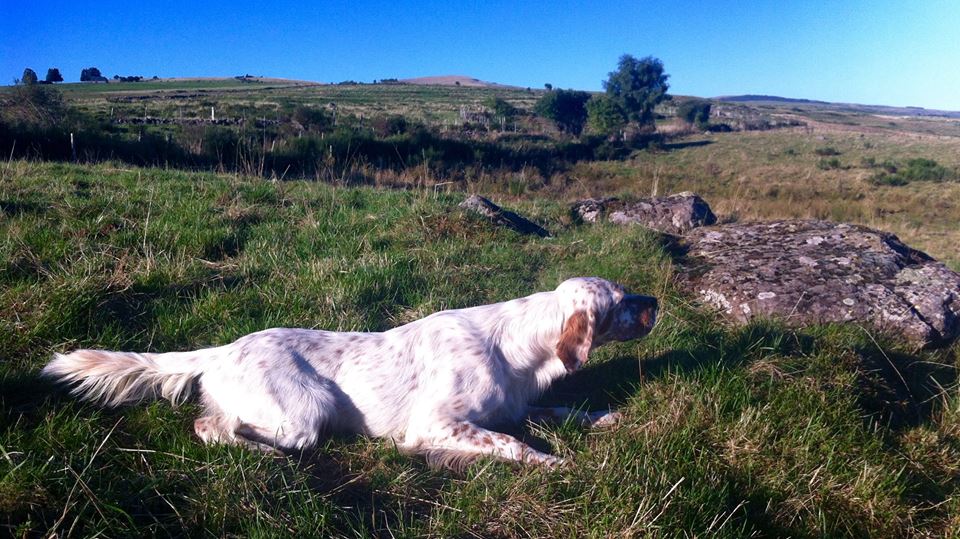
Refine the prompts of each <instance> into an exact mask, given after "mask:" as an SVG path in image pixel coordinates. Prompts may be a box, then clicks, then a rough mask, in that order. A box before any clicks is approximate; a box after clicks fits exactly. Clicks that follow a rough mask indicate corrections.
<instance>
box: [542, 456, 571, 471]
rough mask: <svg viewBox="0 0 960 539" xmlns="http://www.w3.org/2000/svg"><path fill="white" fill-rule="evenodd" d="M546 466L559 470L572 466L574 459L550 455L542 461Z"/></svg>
mask: <svg viewBox="0 0 960 539" xmlns="http://www.w3.org/2000/svg"><path fill="white" fill-rule="evenodd" d="M540 464H541V465H542V466H543V467H544V468H548V469H550V470H559V469H560V468H572V467H573V461H572V460H570V459H565V458H560V457H555V456H553V455H550V456H549V457H548V458H546V459H544V460H543V461H542V462H541V463H540Z"/></svg>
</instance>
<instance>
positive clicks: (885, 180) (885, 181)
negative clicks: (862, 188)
mask: <svg viewBox="0 0 960 539" xmlns="http://www.w3.org/2000/svg"><path fill="white" fill-rule="evenodd" d="M881 166H882V167H883V171H881V172H878V173H877V174H874V175H873V176H872V177H871V178H870V183H872V184H874V185H893V186H900V185H907V184H908V183H910V182H943V181H954V180H956V179H957V173H956V171H952V170H950V169H948V168H946V167H944V166H943V165H941V164H939V163H937V162H936V161H934V160H933V159H926V158H923V157H919V158H915V159H910V160H908V161H907V163H906V164H905V165H902V166H901V165H897V164H896V163H894V162H892V161H884V162H883V163H882V164H881Z"/></svg>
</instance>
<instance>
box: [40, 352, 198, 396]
mask: <svg viewBox="0 0 960 539" xmlns="http://www.w3.org/2000/svg"><path fill="white" fill-rule="evenodd" d="M200 352H203V351H201V350H198V351H195V352H171V353H167V354H138V353H134V352H108V351H106V350H76V351H74V352H71V353H69V354H54V356H53V360H52V361H50V363H49V364H47V366H46V367H44V368H43V372H42V375H43V376H48V377H51V378H55V379H57V380H59V381H61V382H66V383H69V384H75V385H74V387H73V389H72V393H73V394H75V395H77V396H79V397H81V398H83V399H86V400H90V401H94V402H98V403H100V404H103V405H106V406H119V405H121V404H128V403H134V402H138V401H141V400H144V399H152V398H156V397H158V396H159V397H163V398H165V399H167V400H169V401H170V402H171V403H173V404H178V403H180V402H182V401H183V400H185V399H186V398H187V397H189V396H190V392H191V389H192V387H193V381H194V379H196V378H197V377H198V376H200V374H202V373H203V370H202V365H201V359H202V354H201V353H200Z"/></svg>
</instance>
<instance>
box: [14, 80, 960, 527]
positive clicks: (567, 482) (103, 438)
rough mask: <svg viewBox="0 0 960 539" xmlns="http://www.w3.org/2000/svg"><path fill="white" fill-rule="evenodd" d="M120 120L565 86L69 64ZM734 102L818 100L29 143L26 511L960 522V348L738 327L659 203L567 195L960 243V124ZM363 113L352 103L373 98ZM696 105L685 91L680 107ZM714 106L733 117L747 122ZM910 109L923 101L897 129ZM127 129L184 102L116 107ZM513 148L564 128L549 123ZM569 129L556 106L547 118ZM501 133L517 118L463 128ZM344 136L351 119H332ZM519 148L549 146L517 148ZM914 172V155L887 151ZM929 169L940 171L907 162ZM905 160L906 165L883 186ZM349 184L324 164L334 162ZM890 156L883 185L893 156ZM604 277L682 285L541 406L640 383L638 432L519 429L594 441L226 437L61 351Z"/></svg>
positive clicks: (17, 325)
mask: <svg viewBox="0 0 960 539" xmlns="http://www.w3.org/2000/svg"><path fill="white" fill-rule="evenodd" d="M63 92H64V95H65V98H66V99H67V101H68V102H69V103H72V104H74V105H75V106H77V107H78V108H79V109H81V110H84V111H87V112H88V113H90V114H93V115H95V116H99V117H100V118H101V119H102V118H107V119H109V118H110V117H111V116H112V117H114V118H126V119H133V118H137V117H140V118H144V117H164V116H166V117H171V118H172V117H184V118H189V117H196V118H203V117H209V114H210V111H209V108H210V107H211V106H212V107H215V109H216V114H217V118H240V117H246V118H261V119H266V120H269V119H270V114H275V115H278V116H275V118H276V117H279V114H280V112H278V111H283V110H285V111H289V110H291V108H294V107H297V106H308V107H316V108H320V107H327V108H330V107H329V104H330V103H335V104H336V109H337V110H338V111H339V112H342V113H343V114H350V115H354V116H361V115H362V116H363V117H364V118H365V121H366V119H372V118H376V117H378V116H382V115H389V114H402V115H404V116H407V117H410V118H411V119H416V120H417V121H420V122H423V123H425V124H427V125H428V126H429V127H431V128H436V129H441V130H454V129H455V127H456V126H457V125H459V123H460V117H461V110H462V109H463V108H467V109H470V108H471V107H478V106H480V105H481V104H482V103H483V102H484V101H485V100H486V99H487V98H489V97H494V96H496V97H501V98H503V99H506V100H508V101H509V102H510V103H512V104H513V105H514V106H516V107H518V108H520V109H522V110H530V109H531V108H532V106H533V103H534V102H535V100H536V98H537V97H538V95H539V93H538V92H537V91H531V92H528V91H526V90H523V89H500V88H498V89H488V88H480V89H477V88H457V87H419V86H402V85H362V86H357V85H343V86H339V85H335V86H295V85H293V84H292V83H290V84H288V83H286V82H282V81H280V82H277V81H267V82H263V83H241V82H239V81H232V80H226V81H209V80H198V81H174V82H159V83H153V82H143V83H127V84H117V83H111V84H108V85H65V86H63ZM725 106H726V107H728V108H723V107H724V106H720V107H721V108H720V110H721V111H727V112H728V113H730V114H738V115H743V116H744V117H749V121H750V122H752V123H754V124H763V123H764V122H777V121H780V120H784V121H786V120H789V119H793V120H797V119H798V120H800V121H803V122H805V123H806V126H804V127H793V128H781V129H771V130H764V131H735V132H717V133H700V132H691V131H690V130H689V129H688V128H686V127H684V126H680V125H677V124H676V123H675V122H674V120H673V119H672V118H664V119H662V120H661V121H660V127H661V128H662V129H663V131H665V132H671V133H675V134H674V135H671V136H670V137H669V138H667V139H666V140H665V141H664V142H663V143H662V144H659V145H655V146H654V147H652V148H649V149H645V150H635V151H633V152H631V153H629V154H628V155H625V156H622V158H619V159H612V160H594V159H582V160H573V161H571V162H567V163H563V164H562V166H556V167H551V168H549V169H544V168H542V167H538V166H534V164H530V165H526V164H523V163H520V166H517V167H515V168H514V167H500V168H497V167H489V166H480V165H477V166H473V165H471V166H469V167H463V168H462V170H450V169H445V168H441V167H435V166H431V165H430V162H429V160H427V159H425V161H427V163H417V164H416V165H415V166H413V165H411V166H409V167H404V168H399V169H395V170H385V169H382V168H379V167H377V166H376V163H370V162H366V163H353V164H351V167H353V170H354V172H356V174H355V175H352V176H347V175H343V176H338V175H330V176H321V175H319V174H318V175H317V176H316V177H314V178H308V179H306V180H303V179H299V180H289V179H288V180H285V181H276V180H277V178H273V179H270V178H264V177H259V176H249V175H245V174H243V173H242V171H239V170H233V171H228V172H226V173H213V172H190V171H183V170H175V169H173V168H166V167H164V166H163V165H162V164H160V165H157V166H149V167H138V166H134V165H132V164H129V163H124V162H119V161H116V160H111V161H106V162H103V163H99V164H83V165H75V164H67V163H40V162H35V161H30V160H21V159H12V158H8V159H4V160H3V161H2V162H0V530H3V531H6V532H8V533H9V534H10V535H13V536H17V537H21V536H35V535H48V534H50V533H58V534H60V535H63V536H93V535H97V534H105V535H109V536H143V535H171V534H172V535H178V534H183V535H211V536H225V535H233V536H277V535H298V536H351V537H358V536H384V537H387V536H392V537H421V536H435V537H450V536H460V537H467V536H482V537H516V536H534V537H562V536H565V537H591V536H592V537H607V536H611V535H626V536H631V535H633V536H677V535H689V536H710V537H744V536H749V535H751V534H753V535H758V536H793V537H816V536H851V535H852V536H872V537H904V536H920V537H924V536H929V537H946V536H957V535H960V428H958V425H960V395H958V378H957V368H958V367H960V345H957V344H955V345H953V346H952V347H951V348H947V349H941V350H932V351H917V350H913V349H910V348H908V347H906V346H905V345H903V344H902V343H899V342H898V341H897V340H896V338H895V336H890V335H882V334H877V333H875V332H874V331H873V330H872V329H870V328H861V327H857V326H826V327H813V328H809V329H807V330H803V331H795V330H789V329H786V328H784V327H781V326H779V325H777V324H771V323H756V324H753V325H751V326H749V327H746V328H739V329H735V328H730V327H728V326H727V325H725V324H723V323H722V322H721V321H720V320H718V319H717V318H715V317H714V316H713V315H712V314H711V313H709V312H705V311H703V310H701V309H699V308H698V307H697V306H696V305H695V304H694V303H692V302H691V298H689V297H688V296H686V295H684V294H683V293H681V292H680V291H679V290H678V289H677V288H676V287H675V284H674V278H675V274H674V266H673V263H672V262H673V261H672V259H671V255H670V252H669V251H668V250H667V249H665V248H664V247H663V245H662V242H661V239H660V238H658V237H657V236H656V235H655V234H652V233H649V232H645V231H643V230H642V229H639V228H631V229H620V228H616V227H613V226H608V225H597V226H580V225H576V224H575V223H573V222H572V219H571V217H570V215H569V212H568V206H567V203H568V202H570V201H572V200H573V199H575V198H578V197H583V196H620V197H624V198H640V197H644V196H649V195H651V194H669V193H673V192H677V191H683V190H692V191H696V192H698V193H700V194H701V195H703V196H704V197H705V198H706V200H708V202H709V203H710V204H711V206H712V207H713V209H714V211H716V212H717V213H718V215H719V217H720V218H721V220H722V221H736V220H753V219H776V218H785V217H817V218H826V219H833V220H841V221H851V222H856V223H862V224H866V225H869V226H873V227H876V228H881V229H884V230H889V231H892V232H895V233H897V234H898V235H899V236H900V237H901V238H902V239H903V240H904V241H905V242H906V243H908V244H910V245H911V246H913V247H917V248H920V249H922V250H924V251H926V252H928V253H930V254H931V255H933V256H935V257H937V258H939V259H942V260H944V261H946V262H947V263H948V264H950V265H951V266H952V267H953V268H954V269H960V248H958V245H960V227H958V226H957V223H960V183H957V182H956V181H955V176H954V177H951V178H953V179H948V180H947V181H940V182H935V181H927V180H915V181H914V180H911V181H907V182H906V184H905V185H892V184H891V183H892V182H891V181H889V180H890V175H889V174H890V173H889V172H888V171H889V170H890V168H891V167H894V168H899V170H900V172H899V173H901V174H903V171H905V170H909V167H910V165H908V163H910V162H911V161H913V160H917V159H927V160H933V161H935V162H936V164H937V166H940V167H943V169H944V171H946V172H945V173H948V174H956V172H957V171H958V170H960V136H957V135H955V134H953V132H954V130H956V129H957V126H958V125H960V123H958V122H957V121H955V120H947V119H940V118H932V119H931V118H907V119H904V118H896V119H884V118H878V117H877V116H874V115H869V114H864V113H861V112H856V111H848V110H839V111H838V110H835V109H826V108H824V107H817V106H813V105H796V104H784V105H779V104H768V103H761V104H753V105H750V106H746V105H743V104H730V105H725ZM347 111H349V113H348V112H347ZM661 112H662V113H663V114H664V115H666V116H669V114H670V108H669V107H666V108H664V109H663V110H662V111H661ZM717 121H722V118H718V119H717ZM891 123H894V124H896V125H890V124H891ZM109 125H113V128H114V129H116V130H118V131H119V132H121V133H122V134H123V135H124V136H128V137H135V136H136V135H137V133H138V131H139V130H140V129H146V130H148V131H149V130H155V131H156V132H157V133H161V134H162V133H163V132H164V131H163V130H164V129H168V126H165V125H160V126H157V125H149V126H146V127H141V126H140V125H135V124H132V123H123V122H116V123H109ZM523 129H525V130H526V131H527V132H526V133H524V134H523V135H524V136H525V137H527V138H522V137H517V138H516V139H514V140H512V141H511V144H516V145H517V146H524V145H526V146H529V145H536V144H554V143H558V144H565V143H566V142H568V141H565V140H564V139H563V137H562V136H561V135H559V134H558V133H556V132H555V131H551V130H550V128H549V126H546V125H543V124H540V123H537V122H528V123H525V124H524V125H523ZM538 130H540V131H538ZM458 136H463V137H466V138H470V137H473V138H475V139H476V140H481V141H489V140H492V141H496V140H499V139H500V138H503V137H511V136H513V135H512V134H511V132H510V129H509V128H507V129H506V130H503V131H501V130H494V129H491V130H489V131H480V130H477V129H476V126H475V125H474V126H472V127H471V128H470V130H469V131H462V132H461V133H460V135H458ZM324 140H325V139H324ZM517 155H525V154H523V153H519V154H517ZM884 174H886V176H884ZM903 177H904V178H908V179H909V178H912V177H911V176H903ZM878 178H885V179H884V180H883V181H884V182H886V183H883V182H880V181H879V180H878ZM316 180H321V181H316ZM878 183H879V184H878ZM468 191H469V192H480V193H482V194H490V195H492V196H493V198H494V199H495V200H496V201H498V202H500V203H503V204H505V205H507V206H509V207H510V208H511V209H515V210H518V211H520V212H521V213H523V214H524V215H526V216H528V217H530V218H532V219H533V220H535V221H537V222H539V223H541V224H543V225H544V226H545V227H546V228H548V229H550V230H551V231H553V232H554V233H555V235H556V237H555V238H552V239H539V238H528V237H522V236H518V235H516V234H514V233H512V232H509V231H504V230H497V229H493V228H491V227H490V226H489V225H488V223H486V222H484V221H482V220H480V219H477V218H474V217H472V216H470V215H465V214H463V213H461V212H460V211H459V210H457V209H456V204H457V203H458V202H459V201H460V200H462V198H463V196H464V194H465V193H466V192H468ZM575 275H599V276H602V277H606V278H609V279H613V280H616V281H619V282H622V283H624V284H625V285H627V286H628V287H629V288H631V289H633V290H636V291H641V292H645V293H650V294H654V295H657V296H659V297H661V298H662V304H663V315H662V318H661V321H660V323H659V325H658V327H657V328H656V330H655V331H654V332H653V333H652V334H651V335H650V336H649V337H648V338H646V339H644V340H641V341H637V342H633V343H625V344H616V345H611V346H607V347H604V348H601V349H599V350H597V351H596V353H595V354H594V355H593V356H592V359H591V362H590V363H589V364H588V365H587V368H586V369H585V370H583V371H582V372H579V373H577V374H575V375H573V376H571V377H570V378H569V379H567V380H565V381H564V382H563V383H562V384H560V385H559V387H557V388H556V390H555V391H552V392H551V393H550V394H549V395H547V396H545V397H544V399H543V402H544V403H555V404H564V405H571V406H584V407H587V408H590V409H606V408H610V407H612V408H615V409H618V410H620V411H622V412H623V413H624V414H625V416H626V421H625V422H624V424H623V425H622V426H621V427H620V428H618V429H617V430H614V431H610V432H589V431H584V430H582V429H580V428H578V427H576V426H573V425H563V426H559V427H533V426H531V427H528V428H527V429H525V430H524V431H523V432H518V434H521V435H523V436H525V437H527V438H529V439H531V441H532V442H533V443H534V444H536V445H537V446H538V447H540V448H542V449H544V450H549V451H551V452H554V453H557V454H561V455H564V456H568V457H571V458H572V459H573V460H574V461H575V462H576V465H575V466H574V467H571V468H566V469H562V470H558V471H553V472H548V471H543V470H537V469H529V468H514V467H511V466H509V465H504V464H499V463H491V462H484V463H481V464H479V465H476V466H474V467H472V468H470V469H469V470H467V471H466V472H465V473H463V474H458V473H453V472H445V471H435V470H430V469H428V468H427V467H426V466H425V464H424V462H423V461H422V460H420V459H417V458H413V457H409V456H404V455H401V454H399V453H398V452H397V451H396V449H395V448H394V447H392V445H391V444H390V443H388V442H385V441H382V440H367V439H362V438H359V439H358V438H346V439H341V438H337V439H333V440H330V441H328V442H326V443H324V444H323V445H322V446H321V447H320V448H318V449H317V450H315V451H307V452H305V453H303V454H299V455H294V456H291V457H286V458H276V457H270V456H264V455H260V454H256V453H252V452H250V451H246V450H242V449H237V448H227V447H206V446H202V445H200V444H199V442H198V440H197V439H196V437H195V436H194V435H193V434H192V430H191V429H192V422H193V419H194V418H195V417H196V415H197V413H198V411H199V409H198V406H197V404H195V403H190V404H187V405H185V406H182V407H179V408H172V407H171V406H169V405H168V404H167V403H151V404H145V405H142V406H136V407H130V408H124V409H121V410H101V409H98V408H96V407H94V406H89V405H85V404H81V403H77V402H76V401H74V400H73V399H71V398H70V397H69V396H67V395H66V394H65V393H63V392H62V391H61V390H58V389H57V388H54V387H52V386H50V385H48V384H47V383H45V382H43V381H39V380H38V379H37V378H36V373H37V372H38V370H39V368H40V367H41V366H42V365H43V364H44V363H45V362H46V361H47V359H48V358H49V357H50V354H51V353H52V352H55V351H64V350H70V349H74V348H78V347H95V348H111V349H128V350H142V351H166V350H185V349H194V348H199V347H203V346H210V345H217V344H224V343H227V342H230V341H231V340H233V339H236V338H237V337H239V336H241V335H244V334H246V333H249V332H252V331H256V330H260V329H264V328H267V327H274V326H295V327H316V328H324V329H339V330H374V331H377V330H383V329H387V328H390V327H394V326H396V325H399V324H403V323H405V322H409V321H411V320H414V319H417V318H420V317H422V316H424V315H427V314H429V313H432V312H435V311H437V310H440V309H445V308H456V307H463V306H469V305H476V304H481V303H488V302H495V301H501V300H505V299H509V298H513V297H518V296H522V295H526V294H529V293H532V292H534V291H540V290H547V289H551V288H553V287H554V286H556V284H557V283H559V282H560V281H561V280H563V279H564V278H567V277H571V276H575Z"/></svg>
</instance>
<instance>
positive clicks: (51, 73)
mask: <svg viewBox="0 0 960 539" xmlns="http://www.w3.org/2000/svg"><path fill="white" fill-rule="evenodd" d="M44 80H46V81H47V82H51V83H52V82H63V75H61V74H60V69H58V68H56V67H51V68H50V69H48V70H47V77H46V79H44Z"/></svg>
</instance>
